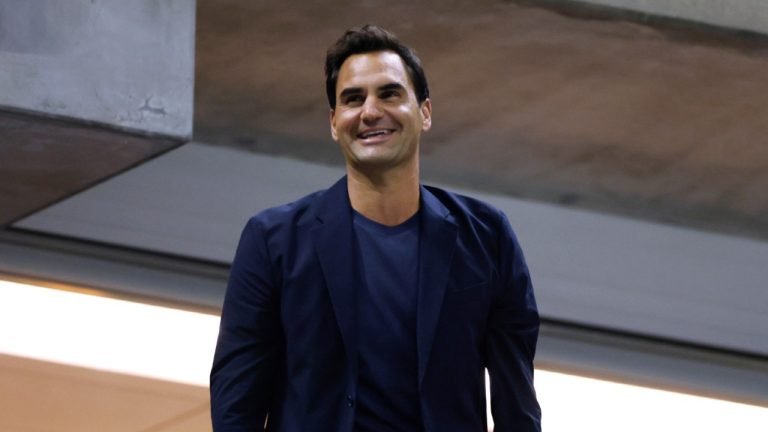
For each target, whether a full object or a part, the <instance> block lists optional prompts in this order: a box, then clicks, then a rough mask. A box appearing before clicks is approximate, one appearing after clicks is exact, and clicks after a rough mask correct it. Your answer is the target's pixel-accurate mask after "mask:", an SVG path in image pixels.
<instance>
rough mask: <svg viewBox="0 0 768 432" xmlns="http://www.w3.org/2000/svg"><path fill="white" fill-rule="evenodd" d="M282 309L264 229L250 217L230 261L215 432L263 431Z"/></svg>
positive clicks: (216, 373) (214, 399) (215, 370)
mask: <svg viewBox="0 0 768 432" xmlns="http://www.w3.org/2000/svg"><path fill="white" fill-rule="evenodd" d="M279 311H280V301H279V296H278V295H277V292H276V288H275V284H274V282H273V277H272V269H271V265H270V259H269V254H268V250H267V246H266V241H265V235H264V231H263V229H262V228H261V226H260V225H259V224H258V221H256V220H255V219H251V220H250V221H249V222H248V224H247V225H246V226H245V229H244V230H243V233H242V236H241V237H240V244H239V245H238V247H237V253H236V254H235V259H234V262H233V263H232V270H231V272H230V275H229V284H228V286H227V292H226V295H225V297H224V306H223V308H222V313H221V324H220V327H219V338H218V342H217V344H216V353H215V355H214V359H213V367H212V369H211V418H212V421H213V430H214V431H216V432H240V431H243V432H244V431H249V432H253V431H256V430H263V429H264V422H265V419H266V416H267V414H268V411H269V408H270V406H271V405H272V402H273V397H274V389H275V383H276V377H277V376H278V374H279V370H280V366H281V359H282V355H283V348H282V336H281V334H282V332H281V330H280V328H281V327H280V313H279Z"/></svg>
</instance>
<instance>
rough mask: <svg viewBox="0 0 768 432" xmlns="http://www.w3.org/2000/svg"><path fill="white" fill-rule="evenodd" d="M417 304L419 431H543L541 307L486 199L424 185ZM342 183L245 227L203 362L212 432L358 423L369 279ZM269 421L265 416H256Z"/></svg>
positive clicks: (325, 431) (348, 431) (315, 430)
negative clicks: (215, 335)
mask: <svg viewBox="0 0 768 432" xmlns="http://www.w3.org/2000/svg"><path fill="white" fill-rule="evenodd" d="M420 213H421V214H420V218H421V223H420V225H419V230H420V233H419V278H418V279H419V282H418V285H419V288H418V302H417V306H416V308H417V314H416V351H417V359H418V361H417V363H418V383H419V384H418V389H419V402H420V408H421V418H422V421H423V429H422V430H423V431H425V432H484V431H487V430H488V428H487V427H486V424H487V422H486V398H485V387H484V383H483V382H484V373H483V370H484V368H488V372H489V376H490V385H491V398H490V402H491V403H490V405H491V412H492V414H493V420H494V424H495V426H494V431H495V432H540V431H541V423H540V419H541V411H540V409H539V405H538V403H537V401H536V394H535V392H534V389H533V357H534V351H535V347H536V339H537V335H538V326H539V317H538V313H537V310H536V302H535V299H534V296H533V287H532V284H531V279H530V277H529V273H528V267H527V266H526V265H525V260H524V258H523V253H522V250H521V249H520V244H519V243H518V241H517V238H516V237H515V234H514V232H513V231H512V228H511V227H510V225H509V222H508V221H507V219H506V217H505V216H504V215H503V214H502V213H501V212H500V211H498V210H497V209H495V208H493V207H491V206H489V205H488V204H485V203H483V202H481V201H478V200H475V199H472V198H469V197H464V196H460V195H456V194H453V193H450V192H447V191H444V190H441V189H438V188H432V187H424V186H423V187H422V188H421V206H420ZM352 215H353V214H352V208H351V206H350V203H349V194H348V191H347V179H346V178H342V179H341V180H339V182H337V183H336V184H335V185H334V186H333V187H331V188H330V189H328V190H326V191H322V192H318V193H315V194H312V195H309V196H307V197H304V198H302V199H300V200H298V201H296V202H293V203H290V204H286V205H282V206H279V207H274V208H271V209H268V210H265V211H263V212H261V213H259V214H258V215H256V216H254V217H253V218H251V219H250V220H249V222H248V224H247V225H246V226H245V228H244V229H243V234H242V236H241V239H240V244H239V246H238V249H237V254H236V255H235V259H234V262H233V263H232V270H231V273H230V278H229V284H228V287H227V292H226V296H225V299H224V306H223V309H222V315H221V326H220V330H219V339H218V343H217V345H216V353H215V355H214V360H213V366H212V368H211V388H210V390H211V420H212V423H213V430H214V431H215V432H253V431H258V430H266V431H268V432H308V431H311V432H353V431H354V426H355V423H354V420H355V418H354V417H355V408H356V405H357V401H356V399H357V396H358V358H359V356H358V351H359V349H358V347H359V343H358V342H359V341H358V335H357V330H358V327H359V325H358V316H357V315H358V311H357V295H358V291H359V287H360V286H362V285H363V284H364V283H365V281H364V277H363V275H362V272H361V271H360V268H359V267H360V266H358V265H356V264H355V263H356V261H357V245H356V241H355V239H354V237H355V234H354V232H355V230H354V223H353V221H352V218H353V216H352ZM265 421H266V425H265Z"/></svg>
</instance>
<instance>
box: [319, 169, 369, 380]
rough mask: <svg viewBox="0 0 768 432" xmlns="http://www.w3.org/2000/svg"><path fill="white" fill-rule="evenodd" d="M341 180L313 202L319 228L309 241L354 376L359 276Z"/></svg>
mask: <svg viewBox="0 0 768 432" xmlns="http://www.w3.org/2000/svg"><path fill="white" fill-rule="evenodd" d="M351 208H352V207H351V206H350V204H349V196H348V194H347V178H346V177H343V178H342V179H341V180H339V181H338V182H336V184H335V185H333V186H332V187H331V188H330V189H328V190H327V191H326V192H325V195H324V196H323V198H322V199H320V200H318V201H317V205H316V206H315V209H314V212H315V216H316V217H317V219H318V221H319V222H320V225H319V226H317V227H316V228H314V229H313V230H312V239H313V243H314V247H315V252H316V253H317V256H318V259H319V260H320V266H321V267H322V270H323V277H324V278H325V282H326V285H327V286H328V291H329V293H330V297H331V304H332V306H333V311H334V312H335V314H336V321H337V322H338V324H339V331H340V332H341V337H342V339H343V341H344V346H345V347H346V351H347V352H346V354H347V359H348V361H349V365H350V366H351V372H352V374H353V375H352V376H356V375H357V289H358V287H359V286H360V282H359V281H360V280H361V277H360V274H359V269H358V265H357V253H356V248H357V245H356V244H355V240H354V233H353V229H354V228H353V225H352V210H351Z"/></svg>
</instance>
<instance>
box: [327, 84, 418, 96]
mask: <svg viewBox="0 0 768 432" xmlns="http://www.w3.org/2000/svg"><path fill="white" fill-rule="evenodd" d="M403 89H405V87H403V85H402V84H400V83H394V82H393V83H389V84H384V85H383V86H381V87H379V88H378V89H377V90H378V91H386V90H403ZM360 93H363V88H362V87H348V88H345V89H344V90H342V91H341V93H339V99H343V98H345V97H347V96H350V95H356V94H360Z"/></svg>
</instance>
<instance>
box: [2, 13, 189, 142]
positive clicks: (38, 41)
mask: <svg viewBox="0 0 768 432" xmlns="http://www.w3.org/2000/svg"><path fill="white" fill-rule="evenodd" d="M194 41H195V1H194V0H132V1H123V0H67V1H60V0H35V1H28V0H0V106H4V107H10V108H16V109H23V110H28V111H35V112H40V113H45V114H52V115H57V116H64V117H72V118H78V119H84V120H88V121H94V122H98V123H105V124H108V125H112V126H117V127H119V128H125V129H132V130H140V131H144V132H151V133H160V134H166V135H173V136H179V137H189V136H191V134H192V109H193V105H192V103H193V90H194V86H193V83H194V64H195V62H194Z"/></svg>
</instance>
